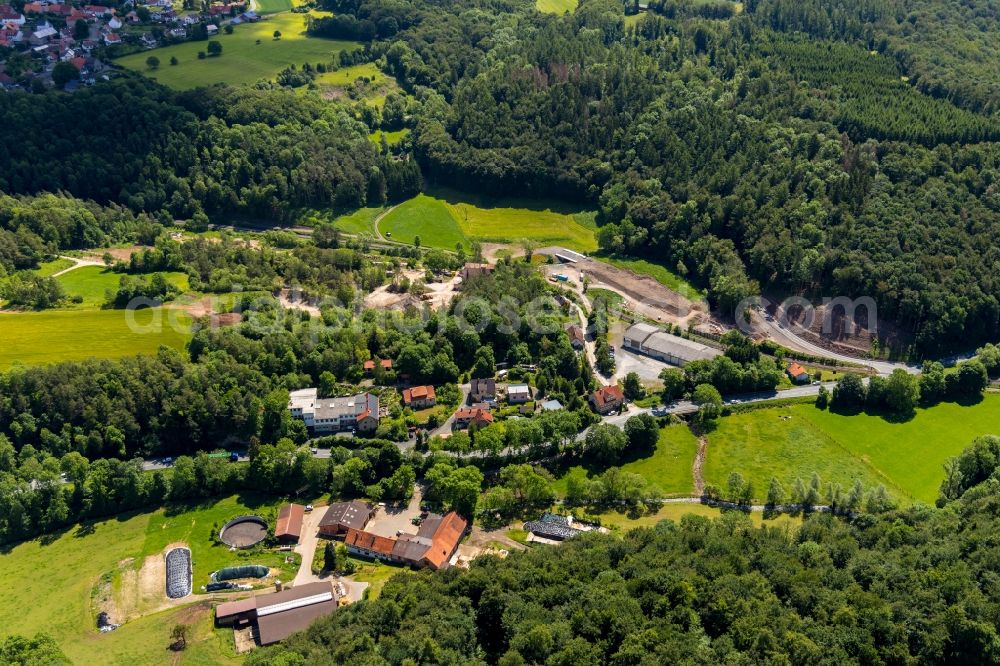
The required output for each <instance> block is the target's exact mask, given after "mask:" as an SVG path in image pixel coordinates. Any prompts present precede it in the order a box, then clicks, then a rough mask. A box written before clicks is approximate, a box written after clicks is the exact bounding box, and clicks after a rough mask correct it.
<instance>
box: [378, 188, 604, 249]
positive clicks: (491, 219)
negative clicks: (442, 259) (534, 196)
mask: <svg viewBox="0 0 1000 666" xmlns="http://www.w3.org/2000/svg"><path fill="white" fill-rule="evenodd" d="M440 194H441V195H442V196H440V197H436V196H429V195H426V194H421V195H419V196H417V197H414V198H413V199H410V200H409V201H407V202H404V203H403V204H401V205H400V206H399V207H397V208H396V209H395V210H393V211H392V212H391V213H390V214H389V215H387V216H386V217H385V218H384V219H383V220H382V222H381V223H380V229H381V230H382V233H383V234H384V233H386V232H391V233H392V237H393V240H399V241H403V242H407V243H412V242H413V239H414V237H415V236H420V241H421V243H422V244H423V245H425V246H428V247H442V248H446V249H453V248H454V247H455V244H456V243H459V242H462V243H467V242H468V241H469V240H479V241H482V242H497V243H516V242H518V241H520V240H522V239H525V238H527V239H530V240H532V241H534V242H535V243H536V244H543V245H549V244H551V245H565V246H567V247H569V248H572V249H576V250H580V251H585V252H587V251H592V250H594V249H596V248H597V242H596V239H595V237H594V229H595V225H594V220H593V213H587V212H578V211H560V210H554V209H553V208H552V207H548V205H547V204H544V203H543V204H542V206H546V207H544V208H542V207H541V206H540V205H539V203H538V202H532V201H528V200H515V199H504V200H499V201H495V200H486V199H480V198H477V197H470V196H466V195H461V196H460V195H457V194H455V193H453V192H450V191H443V192H441V193H440Z"/></svg>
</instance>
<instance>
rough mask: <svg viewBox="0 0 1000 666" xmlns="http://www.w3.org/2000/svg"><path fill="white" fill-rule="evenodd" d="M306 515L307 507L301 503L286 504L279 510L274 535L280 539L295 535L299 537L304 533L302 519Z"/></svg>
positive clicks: (296, 537)
mask: <svg viewBox="0 0 1000 666" xmlns="http://www.w3.org/2000/svg"><path fill="white" fill-rule="evenodd" d="M304 516H305V507H303V506H302V505H301V504H286V505H284V506H283V507H281V511H280V512H278V522H277V524H276V525H275V527H274V536H275V537H276V538H278V539H281V538H285V537H294V538H295V539H298V538H299V536H301V534H302V519H303V517H304Z"/></svg>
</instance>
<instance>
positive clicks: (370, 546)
mask: <svg viewBox="0 0 1000 666" xmlns="http://www.w3.org/2000/svg"><path fill="white" fill-rule="evenodd" d="M344 543H345V544H347V545H348V546H354V547H356V548H364V549H365V550H369V551H371V552H373V553H378V554H379V555H382V556H384V557H389V556H390V555H392V547H393V546H394V545H395V543H396V540H395V539H390V538H389V537H384V536H379V535H377V534H372V533H371V532H364V531H362V530H356V529H354V528H353V527H352V528H349V529H348V530H347V536H345V537H344Z"/></svg>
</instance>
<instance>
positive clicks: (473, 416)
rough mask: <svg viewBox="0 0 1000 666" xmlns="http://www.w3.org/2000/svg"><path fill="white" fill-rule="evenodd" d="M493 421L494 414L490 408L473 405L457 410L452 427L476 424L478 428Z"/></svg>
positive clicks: (461, 427) (465, 426)
mask: <svg viewBox="0 0 1000 666" xmlns="http://www.w3.org/2000/svg"><path fill="white" fill-rule="evenodd" d="M491 423H493V414H492V413H491V412H490V410H489V409H488V408H483V407H479V406H472V407H468V408H464V409H460V410H458V411H457V412H455V420H454V422H453V426H452V427H453V428H456V429H464V428H468V427H469V426H470V425H475V426H476V427H477V428H485V427H486V426H488V425H490V424H491Z"/></svg>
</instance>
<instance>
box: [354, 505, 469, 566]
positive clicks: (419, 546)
mask: <svg viewBox="0 0 1000 666" xmlns="http://www.w3.org/2000/svg"><path fill="white" fill-rule="evenodd" d="M468 526H469V523H468V521H466V520H465V518H462V517H461V516H460V515H458V514H457V513H455V512H454V511H450V512H448V513H446V514H445V515H443V516H442V515H438V514H433V513H432V514H430V515H429V516H428V517H427V518H425V519H424V521H423V522H422V523H420V527H419V529H418V530H417V533H416V534H400V535H399V536H397V537H396V538H394V539H393V538H390V537H383V536H378V535H376V534H372V533H371V532H364V531H362V530H355V529H350V530H348V531H347V537H346V538H345V539H344V543H345V544H346V545H347V552H349V553H351V554H352V555H359V556H361V557H367V558H371V559H379V560H384V561H386V562H395V563H398V564H406V565H409V566H412V567H429V568H431V569H443V568H445V567H447V566H448V565H449V563H450V560H451V556H452V555H454V554H455V551H456V550H457V549H458V544H459V542H460V541H461V540H462V536H463V535H464V534H465V530H466V528H468Z"/></svg>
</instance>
